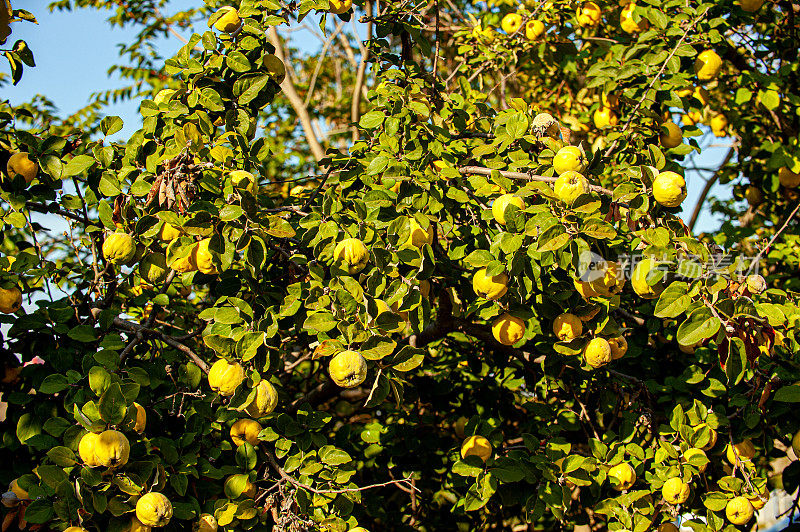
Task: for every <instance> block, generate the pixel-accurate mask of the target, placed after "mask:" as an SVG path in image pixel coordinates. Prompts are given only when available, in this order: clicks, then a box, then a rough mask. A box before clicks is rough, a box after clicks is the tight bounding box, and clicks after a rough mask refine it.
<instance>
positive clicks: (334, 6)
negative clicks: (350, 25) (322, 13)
mask: <svg viewBox="0 0 800 532" xmlns="http://www.w3.org/2000/svg"><path fill="white" fill-rule="evenodd" d="M328 5H329V6H330V7H329V8H328V12H329V13H333V14H334V15H341V14H342V13H344V12H346V11H350V10H351V9H353V0H328Z"/></svg>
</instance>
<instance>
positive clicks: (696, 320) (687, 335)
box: [678, 307, 722, 345]
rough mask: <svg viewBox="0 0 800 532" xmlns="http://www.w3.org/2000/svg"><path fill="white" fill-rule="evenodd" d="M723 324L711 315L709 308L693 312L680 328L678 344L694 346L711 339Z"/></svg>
mask: <svg viewBox="0 0 800 532" xmlns="http://www.w3.org/2000/svg"><path fill="white" fill-rule="evenodd" d="M721 325H722V322H720V320H719V318H717V317H716V316H714V315H713V314H712V313H711V310H710V309H709V308H708V307H701V308H699V309H697V310H695V311H694V312H692V313H691V314H690V315H689V317H688V318H687V319H686V320H685V321H684V322H683V323H681V325H680V327H678V343H680V344H681V345H694V344H696V343H698V342H700V341H702V340H705V339H706V338H711V337H712V336H714V335H715V334H716V333H717V331H719V328H720V326H721Z"/></svg>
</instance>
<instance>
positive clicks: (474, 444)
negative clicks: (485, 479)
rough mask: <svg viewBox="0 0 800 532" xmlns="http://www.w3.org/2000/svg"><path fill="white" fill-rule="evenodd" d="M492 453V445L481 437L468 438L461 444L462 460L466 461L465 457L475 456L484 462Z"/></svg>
mask: <svg viewBox="0 0 800 532" xmlns="http://www.w3.org/2000/svg"><path fill="white" fill-rule="evenodd" d="M492 451H493V449H492V444H491V443H489V440H487V439H486V438H484V437H483V436H478V435H475V436H470V437H469V438H467V439H466V440H464V443H462V444H461V458H462V459H466V458H467V456H477V457H478V458H480V459H481V460H482V461H483V462H486V461H487V460H488V459H489V458H490V457H491V456H492Z"/></svg>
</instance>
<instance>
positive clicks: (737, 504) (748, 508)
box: [725, 495, 753, 526]
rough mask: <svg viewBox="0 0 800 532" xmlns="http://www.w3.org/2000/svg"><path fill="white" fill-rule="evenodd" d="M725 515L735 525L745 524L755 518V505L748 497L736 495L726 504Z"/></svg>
mask: <svg viewBox="0 0 800 532" xmlns="http://www.w3.org/2000/svg"><path fill="white" fill-rule="evenodd" d="M725 517H727V518H728V521H730V522H731V523H733V524H734V525H737V526H739V525H743V524H745V523H747V522H748V521H750V519H752V518H753V505H752V504H750V501H749V500H747V497H742V496H741V495H740V496H738V497H734V498H733V499H731V500H729V501H728V504H727V505H726V506H725Z"/></svg>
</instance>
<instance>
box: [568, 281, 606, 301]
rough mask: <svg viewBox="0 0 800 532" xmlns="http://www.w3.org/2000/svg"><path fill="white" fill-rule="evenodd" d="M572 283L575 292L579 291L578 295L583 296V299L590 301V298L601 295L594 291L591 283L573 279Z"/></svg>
mask: <svg viewBox="0 0 800 532" xmlns="http://www.w3.org/2000/svg"><path fill="white" fill-rule="evenodd" d="M572 282H573V284H574V285H575V290H577V291H578V293H579V294H580V295H581V297H582V298H583V299H586V300H588V299H589V298H590V297H596V296H599V295H600V294H598V293H597V292H595V291H594V289H593V288H592V285H591V283H588V282H586V281H579V280H577V279H573V281H572Z"/></svg>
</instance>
